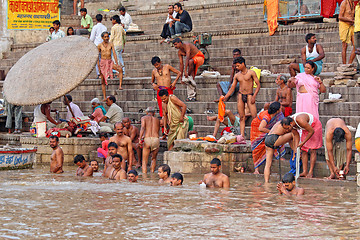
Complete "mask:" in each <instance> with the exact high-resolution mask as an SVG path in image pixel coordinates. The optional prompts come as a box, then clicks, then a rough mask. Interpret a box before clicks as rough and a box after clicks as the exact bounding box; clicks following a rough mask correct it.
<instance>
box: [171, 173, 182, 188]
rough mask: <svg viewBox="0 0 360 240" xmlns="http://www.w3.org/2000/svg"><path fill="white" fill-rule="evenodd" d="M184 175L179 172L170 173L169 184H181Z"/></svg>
mask: <svg viewBox="0 0 360 240" xmlns="http://www.w3.org/2000/svg"><path fill="white" fill-rule="evenodd" d="M183 181H184V177H183V175H182V174H181V173H174V174H173V175H171V180H170V186H174V187H176V186H181V185H182V184H183Z"/></svg>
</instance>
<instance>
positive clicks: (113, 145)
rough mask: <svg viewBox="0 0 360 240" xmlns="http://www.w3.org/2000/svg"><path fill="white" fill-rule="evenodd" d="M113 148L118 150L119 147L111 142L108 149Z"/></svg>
mask: <svg viewBox="0 0 360 240" xmlns="http://www.w3.org/2000/svg"><path fill="white" fill-rule="evenodd" d="M111 147H113V148H116V149H117V148H118V145H117V144H116V143H114V142H109V145H108V148H111Z"/></svg>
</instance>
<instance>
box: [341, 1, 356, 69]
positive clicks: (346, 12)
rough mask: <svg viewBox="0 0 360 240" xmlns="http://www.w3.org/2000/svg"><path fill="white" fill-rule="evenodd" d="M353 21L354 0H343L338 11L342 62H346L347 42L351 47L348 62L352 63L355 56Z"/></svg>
mask: <svg viewBox="0 0 360 240" xmlns="http://www.w3.org/2000/svg"><path fill="white" fill-rule="evenodd" d="M354 21H355V4H354V0H345V1H342V3H341V4H340V11H339V35H340V40H341V42H342V52H341V57H342V63H343V64H346V51H347V47H348V44H349V43H351V45H352V46H353V49H352V51H351V55H350V59H349V62H348V63H349V64H352V62H353V61H354V58H355V46H354Z"/></svg>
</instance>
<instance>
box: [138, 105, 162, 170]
mask: <svg viewBox="0 0 360 240" xmlns="http://www.w3.org/2000/svg"><path fill="white" fill-rule="evenodd" d="M159 130H160V120H159V119H158V118H157V117H155V110H154V108H152V107H148V108H147V109H146V116H144V117H142V118H141V129H140V135H139V141H140V142H141V143H142V145H143V159H142V172H143V173H146V172H147V164H148V160H149V155H150V153H152V156H151V165H150V172H152V173H153V172H154V171H155V167H156V157H157V155H158V152H159V147H160V140H159Z"/></svg>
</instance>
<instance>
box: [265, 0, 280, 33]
mask: <svg viewBox="0 0 360 240" xmlns="http://www.w3.org/2000/svg"><path fill="white" fill-rule="evenodd" d="M266 9H267V19H268V20H267V24H268V27H269V35H270V36H272V35H274V34H275V32H276V29H277V27H278V23H277V19H278V14H279V0H267V1H266Z"/></svg>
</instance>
